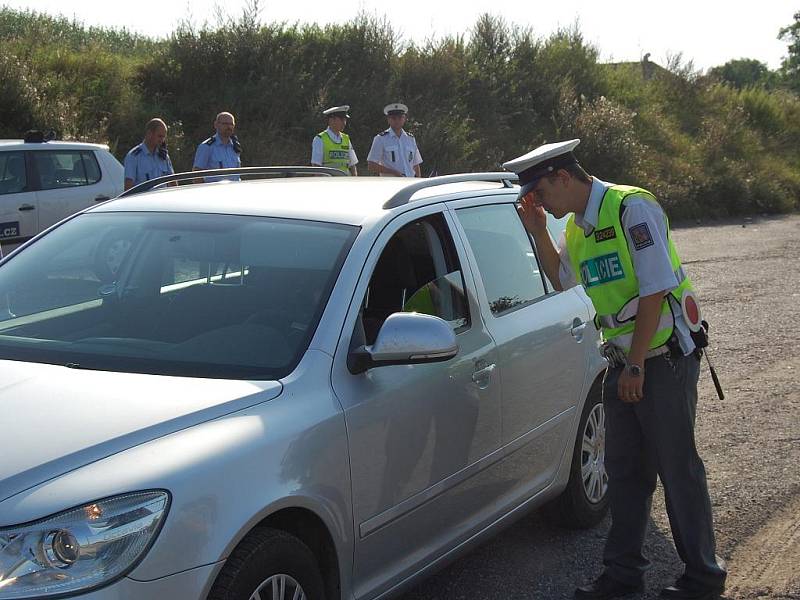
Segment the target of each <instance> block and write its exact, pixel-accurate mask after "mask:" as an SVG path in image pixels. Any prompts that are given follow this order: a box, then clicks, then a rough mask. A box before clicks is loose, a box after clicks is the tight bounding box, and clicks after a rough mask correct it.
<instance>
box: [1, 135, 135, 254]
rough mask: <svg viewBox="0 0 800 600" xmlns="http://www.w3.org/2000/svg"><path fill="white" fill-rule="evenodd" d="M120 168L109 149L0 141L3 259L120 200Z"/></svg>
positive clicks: (35, 138)
mask: <svg viewBox="0 0 800 600" xmlns="http://www.w3.org/2000/svg"><path fill="white" fill-rule="evenodd" d="M122 189H123V168H122V165H121V164H120V163H119V161H117V159H116V158H114V157H113V156H112V155H111V153H110V152H109V151H108V146H105V145H100V144H85V143H78V142H56V141H45V138H44V136H42V135H41V134H37V132H33V133H32V135H28V136H27V137H26V139H25V140H0V246H2V250H3V253H4V254H7V253H8V252H9V251H11V250H13V249H14V248H16V247H17V246H19V245H20V244H22V243H23V242H26V241H28V240H29V239H30V238H32V237H33V236H34V235H36V234H37V233H39V232H40V231H43V230H45V229H47V228H48V227H49V226H50V225H53V224H55V223H57V222H59V221H60V220H61V219H63V218H65V217H68V216H69V215H71V214H74V213H76V212H78V211H79V210H83V209H84V208H86V207H88V206H92V205H93V204H95V203H97V202H102V201H104V200H108V199H109V198H113V197H115V196H117V195H119V194H120V193H121V192H122Z"/></svg>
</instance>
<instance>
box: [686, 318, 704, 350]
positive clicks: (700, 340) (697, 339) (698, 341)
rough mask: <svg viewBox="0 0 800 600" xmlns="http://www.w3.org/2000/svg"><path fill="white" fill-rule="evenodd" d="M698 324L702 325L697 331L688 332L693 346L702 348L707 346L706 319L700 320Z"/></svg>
mask: <svg viewBox="0 0 800 600" xmlns="http://www.w3.org/2000/svg"><path fill="white" fill-rule="evenodd" d="M700 324H701V325H702V327H700V329H698V330H697V331H690V333H691V335H692V341H693V342H694V345H695V347H696V348H698V349H699V350H702V349H703V348H705V347H706V346H708V321H705V320H704V321H701V322H700Z"/></svg>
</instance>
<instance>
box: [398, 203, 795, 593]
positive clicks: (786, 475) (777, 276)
mask: <svg viewBox="0 0 800 600" xmlns="http://www.w3.org/2000/svg"><path fill="white" fill-rule="evenodd" d="M674 237H675V240H676V243H677V245H678V249H679V251H680V253H681V256H682V258H683V261H684V264H685V266H686V268H687V270H688V271H689V274H690V276H691V278H692V280H693V281H694V282H695V285H696V287H697V288H698V290H699V293H700V298H701V300H702V302H703V309H704V311H705V316H706V318H707V319H708V321H709V322H710V323H711V328H712V330H711V357H712V359H713V360H714V362H715V363H716V367H717V371H718V373H719V376H720V378H721V380H722V383H723V386H724V388H725V392H726V398H725V400H723V401H719V400H718V399H717V398H716V395H715V393H714V389H713V385H712V383H711V378H710V376H709V375H708V370H707V368H705V366H704V368H703V372H702V374H701V389H700V398H701V400H700V404H699V406H698V417H697V440H698V447H699V450H700V454H701V456H702V457H703V459H704V461H705V464H706V470H707V471H708V477H709V487H710V489H711V497H712V503H713V505H714V514H715V520H716V530H717V551H718V553H719V554H720V555H721V556H722V557H724V558H725V559H726V560H727V561H728V568H729V571H730V577H729V580H728V591H727V594H726V596H725V598H728V599H730V600H739V599H751V598H769V599H797V600H800V350H798V345H800V216H798V215H793V216H789V217H780V218H763V219H758V218H756V219H747V220H738V221H730V222H727V223H723V224H714V225H710V226H693V227H679V228H676V229H675V231H674ZM607 530H608V521H606V522H604V523H603V524H601V525H600V526H599V527H597V528H596V529H594V530H591V531H582V532H573V531H565V530H562V529H559V528H557V527H555V526H553V525H551V524H550V523H548V522H547V520H546V518H545V517H544V515H542V514H540V513H536V514H532V515H530V516H529V517H527V518H525V519H523V520H521V521H519V522H517V523H516V524H515V525H513V526H512V527H511V528H510V529H508V530H507V531H505V532H503V533H501V534H500V535H498V536H497V537H495V538H494V539H492V540H491V541H489V542H488V543H486V544H485V545H483V546H481V547H480V548H478V549H477V550H475V551H473V552H472V553H471V554H469V555H467V556H465V557H463V558H462V559H460V560H459V561H458V562H456V563H454V564H452V565H451V566H450V567H448V568H447V569H445V570H444V571H442V572H440V573H439V574H437V575H435V576H433V577H432V578H429V579H428V580H426V581H425V582H423V583H422V584H420V585H419V586H418V587H417V588H415V589H414V590H412V591H411V592H409V593H407V594H406V595H404V596H403V597H402V600H460V599H464V600H467V599H468V600H479V599H485V600H499V599H501V598H502V599H511V598H514V599H537V600H538V599H542V600H551V599H553V600H554V599H562V598H563V599H566V598H571V597H572V593H573V590H574V588H575V586H576V585H578V584H580V583H584V582H586V581H589V580H591V579H592V578H593V577H594V576H596V575H597V574H598V573H599V571H600V569H601V562H600V556H601V552H602V547H603V543H604V539H605V535H606V532H607ZM646 551H647V553H648V555H649V556H650V558H651V560H652V561H653V569H652V570H651V572H650V573H649V576H648V580H647V590H646V592H645V593H644V594H641V595H639V596H635V597H632V598H638V599H645V598H656V597H657V596H658V592H659V591H660V590H661V588H662V587H664V586H665V585H669V584H671V583H672V582H673V581H674V579H675V578H676V577H677V576H678V575H680V573H681V568H682V567H681V563H680V561H679V559H678V557H677V554H676V553H675V550H674V547H673V546H672V542H671V536H670V532H669V525H668V523H667V519H666V513H665V511H664V502H663V497H662V496H661V493H660V491H659V492H657V497H656V498H655V499H654V502H653V518H652V523H651V528H650V533H649V535H648V539H647V550H646Z"/></svg>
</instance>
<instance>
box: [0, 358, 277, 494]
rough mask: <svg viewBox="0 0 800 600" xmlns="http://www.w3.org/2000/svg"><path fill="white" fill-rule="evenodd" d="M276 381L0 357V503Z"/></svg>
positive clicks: (268, 393) (242, 403) (270, 393)
mask: <svg viewBox="0 0 800 600" xmlns="http://www.w3.org/2000/svg"><path fill="white" fill-rule="evenodd" d="M281 390H282V386H281V384H280V383H279V382H277V381H230V380H221V379H200V378H190V377H166V376H162V375H144V374H138V373H112V372H105V371H88V370H87V371H84V370H76V369H69V368H66V367H62V366H56V365H43V364H35V363H25V362H18V361H8V360H0V423H2V427H0V440H2V443H0V447H1V448H2V450H0V457H1V458H0V502H2V501H3V500H5V499H7V498H9V497H11V496H13V495H15V494H18V493H19V492H21V491H23V490H26V489H28V488H30V487H33V486H35V485H38V484H40V483H42V482H44V481H47V480H48V479H52V478H53V477H57V476H59V475H61V474H63V473H66V472H68V471H71V470H73V469H77V468H79V467H81V466H83V465H85V464H88V463H90V462H94V461H96V460H100V459H102V458H105V457H107V456H110V455H111V454H115V453H117V452H121V451H123V450H125V449H127V448H131V447H132V446H136V445H138V444H143V443H145V442H148V441H150V440H152V439H155V438H158V437H162V436H165V435H168V434H170V433H173V432H175V431H178V430H180V429H185V428H187V427H191V426H193V425H196V424H198V423H202V422H204V421H208V420H210V419H214V418H217V417H220V416H222V415H225V414H228V413H231V412H234V411H237V410H241V409H243V408H247V407H248V406H252V405H254V404H258V403H260V402H265V401H267V400H271V399H273V398H275V397H277V396H278V395H279V394H280V393H281Z"/></svg>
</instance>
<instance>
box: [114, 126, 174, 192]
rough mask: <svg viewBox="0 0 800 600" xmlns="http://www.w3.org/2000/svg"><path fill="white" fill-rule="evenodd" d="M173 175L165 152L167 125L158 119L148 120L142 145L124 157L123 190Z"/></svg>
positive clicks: (135, 147)
mask: <svg viewBox="0 0 800 600" xmlns="http://www.w3.org/2000/svg"><path fill="white" fill-rule="evenodd" d="M173 173H174V170H173V169H172V161H171V160H170V158H169V153H168V152H167V124H166V123H164V121H162V120H161V119H159V118H155V119H150V120H149V121H148V122H147V125H145V127H144V140H142V143H141V144H139V145H138V146H134V147H133V148H131V150H130V151H129V152H128V153H127V154H126V155H125V183H124V185H125V189H126V190H129V189H130V188H132V187H133V186H135V185H139V184H140V183H142V182H144V181H150V180H151V179H155V178H156V177H163V176H164V175H172V174H173Z"/></svg>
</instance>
